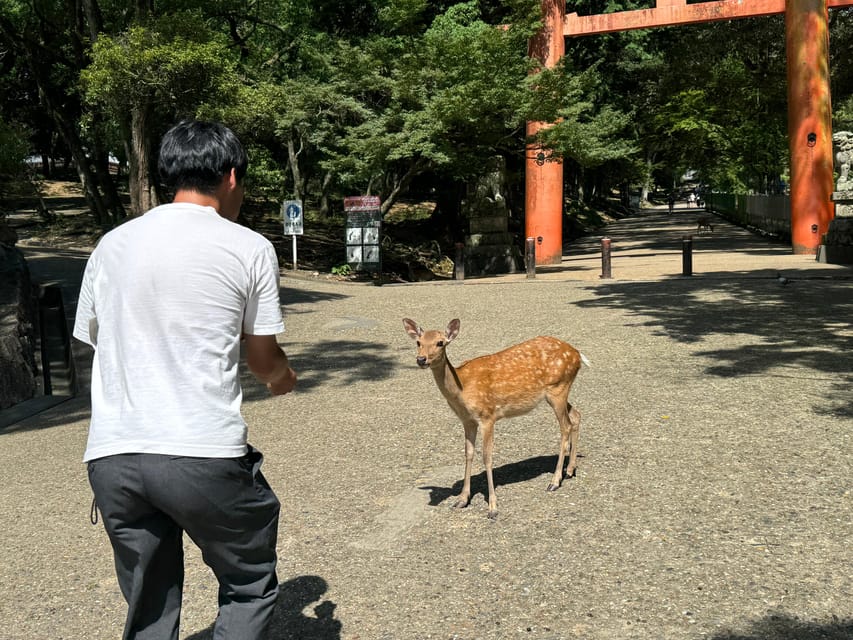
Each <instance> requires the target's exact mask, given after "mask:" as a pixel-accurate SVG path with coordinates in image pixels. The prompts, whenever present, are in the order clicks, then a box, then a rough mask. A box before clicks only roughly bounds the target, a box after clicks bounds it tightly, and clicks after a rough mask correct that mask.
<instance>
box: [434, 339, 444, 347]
mask: <svg viewBox="0 0 853 640" xmlns="http://www.w3.org/2000/svg"><path fill="white" fill-rule="evenodd" d="M435 346H436V347H443V346H444V340H439V341H438V342H436V343H435Z"/></svg>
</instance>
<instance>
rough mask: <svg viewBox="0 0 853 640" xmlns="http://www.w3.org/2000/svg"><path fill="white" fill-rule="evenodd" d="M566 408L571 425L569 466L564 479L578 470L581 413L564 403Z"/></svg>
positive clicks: (569, 404)
mask: <svg viewBox="0 0 853 640" xmlns="http://www.w3.org/2000/svg"><path fill="white" fill-rule="evenodd" d="M566 407H567V408H568V416H569V422H570V423H571V425H572V437H571V441H570V442H569V443H568V446H569V465H568V466H567V467H566V477H567V478H571V477H572V476H574V475H575V470H576V469H577V468H578V436H579V435H580V430H581V412H580V411H578V410H577V409H575V408H574V407H573V406H572V403H571V402H568V403H566Z"/></svg>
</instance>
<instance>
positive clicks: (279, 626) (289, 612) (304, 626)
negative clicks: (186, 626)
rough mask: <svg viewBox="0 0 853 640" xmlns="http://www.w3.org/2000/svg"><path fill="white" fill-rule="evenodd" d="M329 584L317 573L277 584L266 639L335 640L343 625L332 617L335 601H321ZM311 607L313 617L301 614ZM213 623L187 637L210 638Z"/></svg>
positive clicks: (196, 638) (187, 639)
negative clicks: (276, 597) (276, 599)
mask: <svg viewBox="0 0 853 640" xmlns="http://www.w3.org/2000/svg"><path fill="white" fill-rule="evenodd" d="M328 588H329V585H328V584H327V583H326V581H325V580H324V579H323V578H321V577H320V576H299V577H298V578H294V579H293V580H288V581H287V582H282V583H281V584H280V585H279V596H278V603H277V605H276V610H275V614H273V620H272V623H271V624H270V629H269V632H268V634H267V638H269V640H338V639H339V638H340V637H341V628H342V626H343V625H342V624H341V622H340V621H339V620H336V619H335V608H336V606H337V605H336V604H335V603H334V602H332V601H331V600H322V597H323V594H324V593H326V591H328ZM318 601H320V602H319V603H318V604H316V605H314V606H313V607H312V610H313V613H314V615H313V616H307V615H305V613H304V610H305V608H306V607H309V606H311V605H312V603H315V602H318ZM212 638H213V626H212V625H211V626H210V628H208V629H205V630H204V631H200V632H199V633H194V634H193V635H191V636H187V638H186V640H211V639H212Z"/></svg>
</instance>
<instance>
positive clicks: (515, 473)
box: [420, 454, 583, 507]
mask: <svg viewBox="0 0 853 640" xmlns="http://www.w3.org/2000/svg"><path fill="white" fill-rule="evenodd" d="M582 457H583V456H582V455H581V454H578V459H580V458H582ZM556 466H557V456H556V455H549V456H535V457H533V458H527V459H526V460H519V461H518V462H510V463H509V464H504V465H501V466H500V467H494V468H493V469H492V478H493V479H494V481H495V489H497V488H498V487H500V486H503V485H506V484H514V483H516V482H527V481H528V480H533V479H534V478H538V477H540V476H543V475H545V474H547V475H549V476H550V475H551V474H552V473H554V469H555V468H556ZM464 474H465V467H464V466H463V465H462V464H460V465H459V480H457V481H456V482H455V483H454V484H453V486H451V487H435V486H429V485H427V486H423V487H420V488H421V489H423V490H424V491H429V506H431V507H435V506H438V505H439V504H441V503H442V502H444V501H445V500H447V499H448V498H450V497H452V496H456V495H459V493H460V492H461V491H462V483H463V480H464V478H463V476H464ZM566 480H567V479H565V478H564V479H563V482H565V481H566ZM543 491H544V486H543ZM478 493H479V494H482V496H483V498H485V499H486V500H488V497H489V485H488V483H487V482H486V470H485V469H483V470H482V471H481V472H480V473H478V474H476V475H475V474H472V475H471V498H473V497H474V496H475V495H476V494H478Z"/></svg>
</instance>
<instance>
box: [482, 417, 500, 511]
mask: <svg viewBox="0 0 853 640" xmlns="http://www.w3.org/2000/svg"><path fill="white" fill-rule="evenodd" d="M494 448H495V421H494V420H488V421H483V466H485V467H486V482H488V484H489V518H491V519H492V520H494V519H495V518H497V517H498V498H497V496H496V495H495V480H494V478H493V477H492V452H493V451H494Z"/></svg>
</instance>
